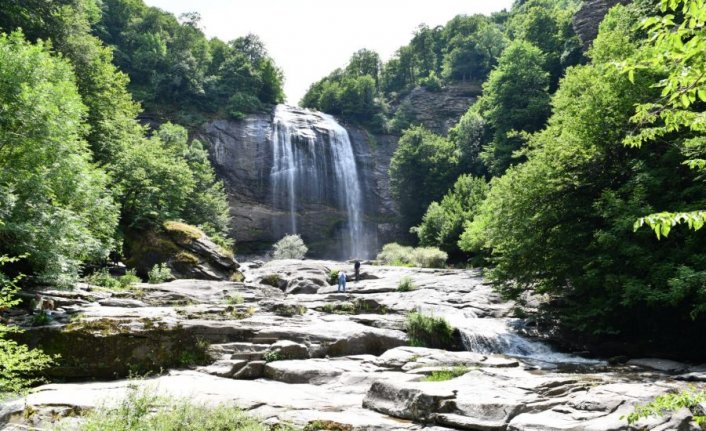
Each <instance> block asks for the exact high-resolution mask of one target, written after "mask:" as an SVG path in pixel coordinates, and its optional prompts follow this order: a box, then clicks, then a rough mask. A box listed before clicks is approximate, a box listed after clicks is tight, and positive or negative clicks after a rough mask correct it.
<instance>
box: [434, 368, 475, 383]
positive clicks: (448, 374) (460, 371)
mask: <svg viewBox="0 0 706 431" xmlns="http://www.w3.org/2000/svg"><path fill="white" fill-rule="evenodd" d="M467 372H468V367H464V366H458V367H453V368H447V369H444V370H439V371H432V373H431V374H430V375H428V376H426V377H425V378H424V379H423V381H425V382H444V381H446V380H451V379H455V378H456V377H460V376H462V375H464V374H466V373H467Z"/></svg>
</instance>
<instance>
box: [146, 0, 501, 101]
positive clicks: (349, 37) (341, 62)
mask: <svg viewBox="0 0 706 431" xmlns="http://www.w3.org/2000/svg"><path fill="white" fill-rule="evenodd" d="M145 3H147V4H148V5H150V6H156V7H158V8H160V9H163V10H166V11H169V12H172V13H174V14H175V15H177V16H179V15H180V14H182V13H184V12H198V13H200V14H201V27H202V29H203V30H204V32H205V33H206V35H207V36H208V37H209V38H211V37H217V38H219V39H222V40H224V41H229V40H232V39H235V38H237V37H240V36H244V35H246V34H248V33H254V34H256V35H258V36H260V38H261V39H262V40H263V42H264V43H265V46H266V47H267V50H268V52H269V53H270V56H271V57H272V58H273V59H274V60H275V62H276V63H277V65H278V66H279V67H280V68H281V69H282V70H283V71H284V76H285V84H284V90H285V93H286V95H287V102H288V103H290V104H297V103H298V102H299V100H301V98H302V96H304V93H306V90H307V89H308V88H309V86H310V85H311V84H312V83H313V82H315V81H318V80H319V79H321V78H323V77H324V76H326V75H328V74H329V73H330V72H331V71H332V70H334V69H336V68H337V67H344V66H345V65H346V63H347V62H348V59H349V58H350V56H351V54H353V53H354V52H355V51H357V50H359V49H362V48H367V49H372V50H374V51H377V53H378V54H380V56H381V57H382V59H383V61H385V60H387V59H389V58H390V57H391V56H392V55H393V54H394V52H395V51H396V50H397V49H398V48H399V47H401V46H403V45H406V44H407V43H409V41H410V39H411V38H412V34H413V33H414V30H415V29H416V28H417V26H419V24H422V23H424V24H427V25H429V26H430V27H434V26H436V25H441V24H445V23H446V22H447V21H448V20H450V19H451V18H453V17H454V16H456V15H458V14H467V15H471V14H474V13H483V14H490V13H492V12H494V11H499V10H502V9H509V8H510V7H511V5H512V0H491V1H488V0H347V1H340V0H338V1H337V0H248V1H236V0H200V1H195V0H145Z"/></svg>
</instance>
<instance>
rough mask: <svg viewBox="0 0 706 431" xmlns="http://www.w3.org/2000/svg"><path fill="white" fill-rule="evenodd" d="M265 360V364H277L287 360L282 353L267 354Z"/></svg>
mask: <svg viewBox="0 0 706 431" xmlns="http://www.w3.org/2000/svg"><path fill="white" fill-rule="evenodd" d="M263 359H264V360H265V362H275V361H284V360H285V359H287V358H285V356H284V355H283V354H282V353H280V352H265V355H264V356H263Z"/></svg>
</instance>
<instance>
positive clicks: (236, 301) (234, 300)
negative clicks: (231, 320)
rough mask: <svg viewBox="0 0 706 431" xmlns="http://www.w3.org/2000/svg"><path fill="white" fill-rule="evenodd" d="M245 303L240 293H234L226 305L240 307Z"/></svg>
mask: <svg viewBox="0 0 706 431" xmlns="http://www.w3.org/2000/svg"><path fill="white" fill-rule="evenodd" d="M244 302H245V299H244V298H243V295H241V294H239V293H234V294H232V295H230V296H228V298H227V299H226V303H227V304H228V305H240V304H242V303H244Z"/></svg>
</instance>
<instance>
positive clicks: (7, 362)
mask: <svg viewBox="0 0 706 431" xmlns="http://www.w3.org/2000/svg"><path fill="white" fill-rule="evenodd" d="M17 260H19V258H14V257H8V256H6V255H0V311H2V310H6V309H8V308H10V307H14V306H15V305H17V304H19V302H20V300H19V299H16V298H15V294H16V293H17V292H18V291H19V288H18V286H17V283H18V282H19V280H20V278H21V276H16V277H9V276H8V275H7V274H5V272H4V271H3V270H2V269H3V267H4V266H5V265H7V264H11V263H14V262H16V261H17ZM17 332H19V329H18V328H17V327H15V326H9V325H7V324H6V323H5V321H4V319H2V318H0V364H2V367H0V399H1V398H2V397H3V396H5V395H9V394H15V393H20V392H23V391H25V390H26V389H27V388H28V387H29V386H31V385H33V384H36V383H39V382H41V381H42V379H41V378H39V377H37V375H38V372H40V371H41V370H43V369H45V368H47V367H49V366H51V365H52V364H53V362H54V359H56V358H55V357H50V356H47V355H45V354H44V353H43V352H42V351H41V350H39V349H30V348H29V347H27V346H26V345H24V344H19V343H17V342H16V341H14V340H10V339H8V338H7V335H8V334H11V333H17Z"/></svg>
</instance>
